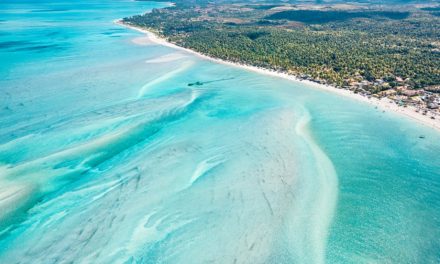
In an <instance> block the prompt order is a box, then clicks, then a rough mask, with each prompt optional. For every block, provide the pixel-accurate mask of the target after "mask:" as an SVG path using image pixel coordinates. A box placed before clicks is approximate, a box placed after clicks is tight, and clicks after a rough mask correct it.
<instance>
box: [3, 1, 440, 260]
mask: <svg viewBox="0 0 440 264" xmlns="http://www.w3.org/2000/svg"><path fill="white" fill-rule="evenodd" d="M166 5H167V4H165V3H151V2H140V1H139V2H136V1H122V0H121V1H103V0H101V1H82V0H80V1H57V2H53V1H30V0H27V1H24V0H23V1H12V0H7V1H2V2H1V3H0V14H1V18H0V19H1V20H0V263H64V262H74V263H438V262H440V253H439V252H440V240H439V239H438V238H439V237H440V156H439V153H440V133H438V132H437V131H434V130H433V129H431V128H428V127H424V126H423V125H420V124H417V123H414V122H413V121H410V120H407V119H406V118H404V117H401V116H399V115H397V114H393V113H388V112H385V113H384V112H382V111H381V110H378V109H374V107H373V106H370V105H368V104H365V103H360V102H357V101H353V100H352V99H349V98H345V97H341V96H339V95H335V94H333V93H329V92H327V91H321V90H318V89H316V88H313V87H308V86H307V85H305V84H303V83H300V82H292V81H287V80H282V79H278V78H275V77H268V76H263V75H259V74H256V73H253V72H248V71H245V70H242V69H239V68H234V67H230V66H226V65H221V64H216V63H214V62H211V61H206V60H203V59H200V58H197V57H195V56H193V55H191V54H188V53H185V52H183V51H178V50H174V49H172V48H168V47H163V46H160V45H156V44H154V43H151V42H149V41H148V39H146V38H145V37H144V36H143V35H142V34H140V33H137V32H134V31H131V30H128V29H125V28H123V27H120V26H118V25H115V24H114V23H113V20H115V19H117V18H121V17H124V16H128V15H134V14H139V13H142V12H145V11H148V10H150V9H151V8H153V7H158V8H159V7H164V6H166ZM196 81H200V82H206V84H204V85H202V86H188V84H189V83H194V82H196ZM420 135H424V136H425V138H424V139H421V138H419V136H420Z"/></svg>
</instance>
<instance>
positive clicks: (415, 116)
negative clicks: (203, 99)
mask: <svg viewBox="0 0 440 264" xmlns="http://www.w3.org/2000/svg"><path fill="white" fill-rule="evenodd" d="M114 23H115V24H118V25H120V26H123V27H126V28H129V29H132V30H136V31H138V32H141V33H144V34H145V35H146V36H147V37H148V39H149V40H150V41H151V42H152V43H155V44H158V45H162V46H166V47H170V48H173V49H177V50H181V51H185V52H187V53H190V54H192V55H195V56H197V57H199V58H202V59H205V60H210V61H213V62H216V63H221V64H225V65H228V66H232V67H238V68H241V69H245V70H248V71H252V72H256V73H259V74H264V75H268V76H273V77H277V78H282V79H287V80H290V81H294V82H298V83H302V84H305V85H307V86H308V87H311V88H313V89H319V90H323V91H328V92H332V93H335V94H338V95H341V96H345V97H349V98H351V99H353V100H357V101H360V102H364V103H368V104H370V105H372V106H375V107H377V108H379V109H381V110H383V111H391V112H394V113H397V114H400V115H403V116H405V117H407V118H409V119H412V120H414V121H417V122H419V123H421V124H423V125H425V126H428V127H431V128H433V129H436V130H437V131H440V119H431V117H429V116H427V115H423V114H421V113H419V112H416V108H415V107H413V106H407V107H401V106H398V105H397V104H396V103H395V102H392V101H390V99H388V98H386V97H385V98H382V99H379V98H374V97H370V98H369V97H366V96H364V95H361V94H356V93H354V92H352V91H350V90H346V89H340V88H337V87H334V86H331V85H326V84H320V83H316V82H313V81H310V80H302V79H300V78H297V77H296V76H294V75H290V74H287V73H283V72H276V71H273V70H269V69H265V68H261V67H256V66H251V65H245V64H239V63H235V62H230V61H225V60H222V59H217V58H213V57H210V56H207V55H205V54H202V53H199V52H197V51H194V50H191V49H188V48H184V47H181V46H178V45H176V44H174V43H171V42H168V41H167V40H166V39H164V38H162V37H160V36H158V35H157V34H155V33H154V32H151V31H149V30H147V29H145V28H141V27H137V26H134V25H130V24H126V23H124V22H123V21H122V19H117V20H115V21H114Z"/></svg>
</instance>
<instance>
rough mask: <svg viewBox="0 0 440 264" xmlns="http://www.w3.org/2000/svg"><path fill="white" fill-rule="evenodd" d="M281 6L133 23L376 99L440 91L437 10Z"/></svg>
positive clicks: (150, 17)
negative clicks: (402, 90) (401, 91)
mask: <svg viewBox="0 0 440 264" xmlns="http://www.w3.org/2000/svg"><path fill="white" fill-rule="evenodd" d="M281 7H282V8H284V10H283V9H281V10H279V11H278V9H279V8H280V5H278V4H277V5H264V6H263V5H261V6H259V5H249V4H243V5H240V4H209V3H208V4H204V5H199V4H196V3H192V4H188V2H187V3H186V4H184V5H177V6H176V7H171V8H167V9H161V10H153V12H151V13H148V14H144V15H142V16H134V17H131V18H126V19H125V22H127V23H131V24H134V25H138V26H142V27H147V28H149V29H151V30H154V31H156V32H157V33H159V34H161V35H162V36H164V37H166V38H168V39H169V40H170V41H172V42H175V43H177V44H178V45H181V46H184V47H187V48H191V49H193V50H196V51H198V52H201V53H204V54H207V55H210V56H213V57H216V58H221V59H225V60H229V61H234V62H240V63H245V64H251V65H255V66H261V67H266V68H272V69H275V70H280V71H286V72H289V73H292V74H295V75H298V76H302V77H304V78H310V79H313V80H316V81H319V82H326V83H330V84H334V85H337V86H353V85H358V84H360V83H362V85H363V87H364V88H365V89H367V90H368V91H370V92H372V93H377V92H380V91H382V90H386V89H390V88H393V87H396V86H405V87H407V88H409V89H415V88H424V87H428V86H435V85H439V84H440V32H439V30H438V25H440V18H438V17H436V16H434V15H432V14H431V13H430V11H422V10H420V9H417V8H413V9H411V8H405V9H404V10H401V11H399V12H397V11H394V10H393V9H394V7H393V8H389V9H386V8H383V7H380V8H376V9H374V8H369V9H368V10H365V7H359V8H350V9H347V10H345V9H338V10H335V8H334V7H329V8H320V10H316V9H313V8H315V7H313V8H311V9H301V10H298V9H295V6H292V5H284V6H281ZM286 9H287V10H286Z"/></svg>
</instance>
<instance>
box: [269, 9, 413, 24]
mask: <svg viewBox="0 0 440 264" xmlns="http://www.w3.org/2000/svg"><path fill="white" fill-rule="evenodd" d="M408 16H409V12H394V11H356V12H348V11H344V10H337V11H320V10H288V11H282V12H277V13H274V14H272V15H270V16H268V17H267V19H275V20H277V19H286V20H293V21H299V22H304V23H311V24H317V23H328V22H333V21H344V20H349V19H353V18H389V19H404V18H407V17H408Z"/></svg>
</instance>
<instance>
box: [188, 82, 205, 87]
mask: <svg viewBox="0 0 440 264" xmlns="http://www.w3.org/2000/svg"><path fill="white" fill-rule="evenodd" d="M201 85H203V83H202V82H199V81H197V82H195V83H188V86H201Z"/></svg>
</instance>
